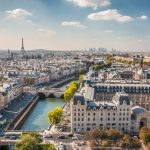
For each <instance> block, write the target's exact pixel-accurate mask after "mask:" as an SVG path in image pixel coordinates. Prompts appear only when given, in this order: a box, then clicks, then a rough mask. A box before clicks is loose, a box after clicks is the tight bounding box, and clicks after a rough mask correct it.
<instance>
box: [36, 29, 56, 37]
mask: <svg viewBox="0 0 150 150" xmlns="http://www.w3.org/2000/svg"><path fill="white" fill-rule="evenodd" d="M37 31H38V32H39V33H40V35H42V36H52V35H54V34H55V32H54V31H52V30H49V29H43V28H39V29H37Z"/></svg>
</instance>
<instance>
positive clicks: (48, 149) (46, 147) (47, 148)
mask: <svg viewBox="0 0 150 150" xmlns="http://www.w3.org/2000/svg"><path fill="white" fill-rule="evenodd" d="M39 150H55V147H54V145H53V144H41V145H40V146H39Z"/></svg>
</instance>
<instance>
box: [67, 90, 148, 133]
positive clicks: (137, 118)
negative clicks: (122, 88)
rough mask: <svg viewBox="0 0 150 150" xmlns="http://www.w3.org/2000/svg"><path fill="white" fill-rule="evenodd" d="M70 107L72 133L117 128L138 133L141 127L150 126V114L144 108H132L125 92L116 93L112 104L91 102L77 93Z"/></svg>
mask: <svg viewBox="0 0 150 150" xmlns="http://www.w3.org/2000/svg"><path fill="white" fill-rule="evenodd" d="M70 105H71V131H72V132H86V131H89V130H91V129H93V128H97V129H98V128H103V129H105V128H116V129H118V130H120V131H123V132H125V133H137V132H138V131H139V128H140V127H142V126H149V125H150V113H149V112H148V111H146V110H145V109H144V108H141V107H137V106H136V107H132V101H131V100H130V98H129V96H128V94H126V93H124V92H118V93H116V94H115V96H114V98H112V101H111V102H106V101H99V102H98V101H95V100H90V99H88V98H85V95H82V94H80V93H77V94H75V96H74V98H73V99H72V101H71V104H70ZM145 114H146V115H145Z"/></svg>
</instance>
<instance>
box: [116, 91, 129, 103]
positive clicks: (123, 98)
mask: <svg viewBox="0 0 150 150" xmlns="http://www.w3.org/2000/svg"><path fill="white" fill-rule="evenodd" d="M115 100H116V101H119V104H120V105H122V104H123V102H124V101H125V102H126V104H127V105H130V99H129V96H128V95H127V94H126V93H124V92H118V93H116V95H115Z"/></svg>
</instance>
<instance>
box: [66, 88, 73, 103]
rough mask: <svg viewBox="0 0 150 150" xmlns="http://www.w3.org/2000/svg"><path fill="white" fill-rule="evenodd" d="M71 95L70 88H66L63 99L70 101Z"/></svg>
mask: <svg viewBox="0 0 150 150" xmlns="http://www.w3.org/2000/svg"><path fill="white" fill-rule="evenodd" d="M72 97H73V92H72V91H71V90H70V89H67V90H66V91H65V93H64V99H65V101H66V102H70V100H71V98H72Z"/></svg>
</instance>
